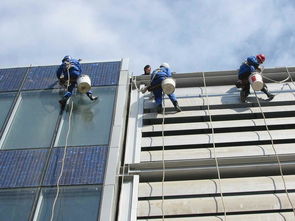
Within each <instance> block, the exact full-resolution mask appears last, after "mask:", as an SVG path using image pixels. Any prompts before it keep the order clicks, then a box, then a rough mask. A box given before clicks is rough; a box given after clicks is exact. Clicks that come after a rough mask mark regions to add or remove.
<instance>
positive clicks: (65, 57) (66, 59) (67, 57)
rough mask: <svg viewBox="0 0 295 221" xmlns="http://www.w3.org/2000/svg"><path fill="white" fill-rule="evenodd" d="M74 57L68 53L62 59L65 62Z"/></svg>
mask: <svg viewBox="0 0 295 221" xmlns="http://www.w3.org/2000/svg"><path fill="white" fill-rule="evenodd" d="M71 59H72V57H71V56H70V55H66V56H64V58H63V59H62V62H65V61H68V62H69V61H70V60H71Z"/></svg>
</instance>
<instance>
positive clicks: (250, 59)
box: [247, 56, 261, 73]
mask: <svg viewBox="0 0 295 221" xmlns="http://www.w3.org/2000/svg"><path fill="white" fill-rule="evenodd" d="M247 63H248V65H249V66H250V69H251V73H252V72H255V71H256V70H258V71H261V70H260V68H259V63H258V61H257V59H256V58H255V57H254V56H251V57H248V58H247Z"/></svg>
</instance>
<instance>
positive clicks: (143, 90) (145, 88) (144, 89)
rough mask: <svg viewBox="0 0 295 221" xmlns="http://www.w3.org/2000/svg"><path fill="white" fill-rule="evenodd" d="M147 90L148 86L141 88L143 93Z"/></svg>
mask: <svg viewBox="0 0 295 221" xmlns="http://www.w3.org/2000/svg"><path fill="white" fill-rule="evenodd" d="M147 90H148V87H144V88H141V89H140V91H141V93H143V94H144V93H145V92H146V91H147Z"/></svg>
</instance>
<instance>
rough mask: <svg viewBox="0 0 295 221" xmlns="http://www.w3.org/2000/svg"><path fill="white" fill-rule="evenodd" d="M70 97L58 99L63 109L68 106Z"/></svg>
mask: <svg viewBox="0 0 295 221" xmlns="http://www.w3.org/2000/svg"><path fill="white" fill-rule="evenodd" d="M68 99H69V98H68V97H63V98H62V99H61V100H59V101H58V102H59V103H60V105H61V108H62V109H63V108H64V107H65V106H66V104H67V100H68Z"/></svg>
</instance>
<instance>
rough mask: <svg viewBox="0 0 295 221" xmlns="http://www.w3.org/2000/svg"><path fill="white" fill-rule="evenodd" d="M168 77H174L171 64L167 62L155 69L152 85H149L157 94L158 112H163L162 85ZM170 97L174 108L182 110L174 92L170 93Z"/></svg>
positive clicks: (155, 94)
mask: <svg viewBox="0 0 295 221" xmlns="http://www.w3.org/2000/svg"><path fill="white" fill-rule="evenodd" d="M168 77H172V73H171V70H170V66H169V64H167V63H163V64H161V65H160V67H159V68H158V69H156V70H154V71H153V73H152V75H151V86H150V87H149V91H150V90H151V91H152V92H153V94H154V96H155V101H156V104H157V112H158V113H162V112H163V107H162V99H163V90H162V87H161V83H162V81H163V80H165V79H166V78H168ZM168 97H169V99H170V100H171V101H172V103H173V105H174V108H175V110H176V111H177V112H180V111H181V109H180V107H179V105H178V102H177V99H176V96H175V94H174V93H172V94H169V95H168Z"/></svg>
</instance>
